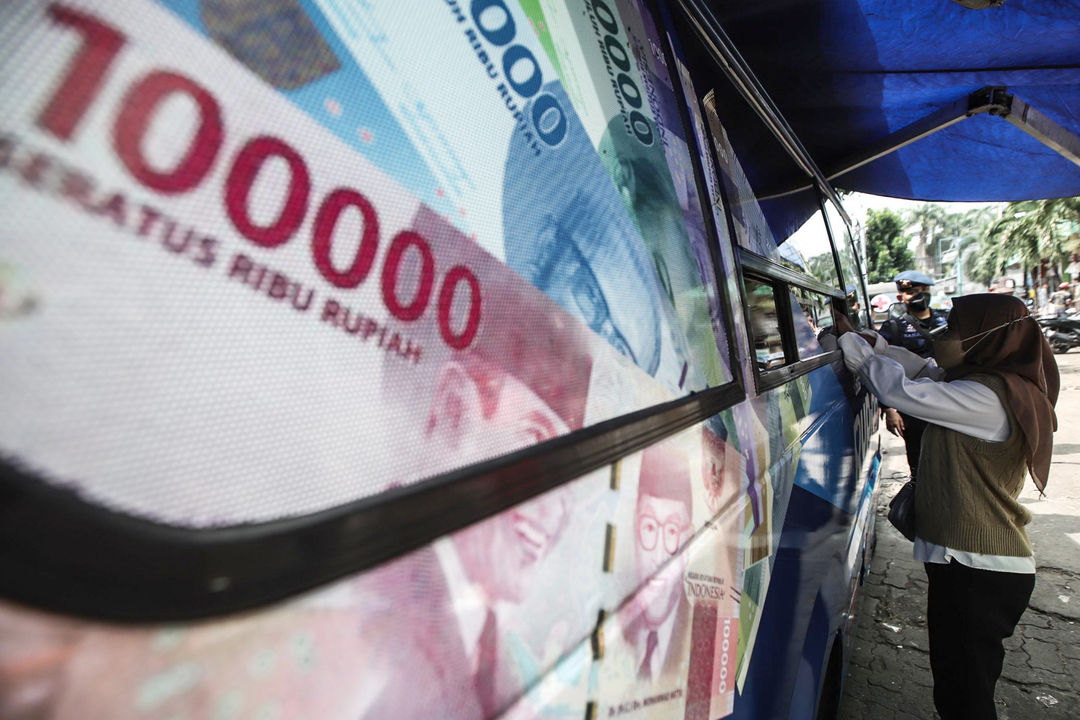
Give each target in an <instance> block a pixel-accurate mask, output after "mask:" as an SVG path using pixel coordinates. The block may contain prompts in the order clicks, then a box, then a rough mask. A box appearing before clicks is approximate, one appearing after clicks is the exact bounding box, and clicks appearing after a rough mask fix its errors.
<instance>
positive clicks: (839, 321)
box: [833, 310, 855, 337]
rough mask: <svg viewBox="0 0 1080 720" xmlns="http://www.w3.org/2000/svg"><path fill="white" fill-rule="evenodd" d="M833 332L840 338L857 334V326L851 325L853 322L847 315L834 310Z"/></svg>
mask: <svg viewBox="0 0 1080 720" xmlns="http://www.w3.org/2000/svg"><path fill="white" fill-rule="evenodd" d="M833 330H834V331H835V332H836V337H840V336H841V335H843V334H844V333H849V332H855V326H854V325H852V324H851V320H849V319H848V316H847V315H845V314H843V313H841V312H836V311H835V310H834V311H833Z"/></svg>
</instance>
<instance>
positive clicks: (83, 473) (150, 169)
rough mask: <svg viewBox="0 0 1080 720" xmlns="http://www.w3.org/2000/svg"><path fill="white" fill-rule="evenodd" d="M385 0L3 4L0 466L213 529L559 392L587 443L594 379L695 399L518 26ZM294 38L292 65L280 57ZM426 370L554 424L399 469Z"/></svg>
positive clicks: (647, 262)
mask: <svg viewBox="0 0 1080 720" xmlns="http://www.w3.org/2000/svg"><path fill="white" fill-rule="evenodd" d="M386 6H387V7H386V9H381V6H380V4H379V3H374V4H373V3H364V4H357V5H353V4H348V3H341V4H334V3H331V2H329V0H321V1H320V2H318V3H309V2H298V1H297V0H276V1H275V2H269V3H252V2H230V3H224V2H220V1H219V0H201V1H199V2H196V1H194V0H191V1H189V2H183V1H182V0H170V1H169V2H162V3H161V4H157V3H148V2H132V3H123V4H118V5H116V6H109V7H108V8H105V9H103V10H100V11H99V10H98V9H97V8H95V9H94V12H92V13H91V12H87V11H82V10H80V9H78V6H77V5H65V4H53V5H48V6H44V7H43V6H29V7H28V8H27V9H25V10H21V11H20V10H17V9H14V8H9V9H8V12H9V13H12V16H13V18H14V17H15V15H17V14H18V13H19V12H21V13H22V17H20V18H15V19H13V20H12V22H10V23H7V24H6V25H5V27H8V28H12V27H19V26H20V22H21V23H22V25H21V26H23V27H30V28H32V29H31V30H29V31H26V32H22V33H20V34H19V35H18V36H17V37H13V38H12V39H11V42H10V43H9V44H8V46H7V48H8V49H7V52H6V56H5V57H6V59H5V67H9V68H11V70H10V71H6V72H5V74H4V78H3V81H2V82H3V89H4V91H5V93H6V97H7V98H8V100H7V101H6V102H5V105H4V113H3V117H2V121H3V128H2V129H3V131H4V135H3V149H4V157H5V158H6V159H7V161H6V164H5V167H6V168H7V170H8V172H6V173H5V174H4V176H3V182H4V183H6V184H7V187H8V190H9V191H8V192H6V193H5V198H6V199H7V201H8V202H12V203H15V202H17V203H18V204H19V212H18V213H17V214H15V213H13V217H15V216H17V217H18V218H19V221H18V223H17V224H16V225H13V226H11V227H10V228H9V230H8V231H7V236H8V238H7V241H6V243H5V248H6V249H5V260H6V261H7V262H9V263H10V264H12V265H13V266H14V267H15V268H16V270H17V271H18V272H19V274H20V276H25V277H27V278H30V282H31V283H32V284H35V287H36V290H35V292H36V293H37V296H39V298H40V300H41V303H40V305H39V311H38V312H37V313H36V314H34V315H33V316H32V317H29V318H27V319H26V321H25V322H23V323H21V324H20V325H18V326H12V329H11V331H12V332H13V333H15V334H16V335H18V333H23V332H24V333H26V339H25V340H24V341H19V338H18V337H15V338H14V339H15V340H16V342H12V343H7V344H6V345H5V349H4V351H3V352H4V353H5V357H4V360H5V365H6V367H8V368H10V369H11V372H8V373H6V377H5V381H4V382H5V385H4V387H3V390H4V393H5V399H6V401H7V403H8V405H9V407H11V408H13V409H16V408H17V409H19V410H20V411H22V412H20V413H8V414H5V417H6V418H7V420H5V421H3V422H4V424H3V425H0V431H2V433H3V435H2V437H3V443H4V450H5V452H7V453H9V454H11V455H14V456H16V457H18V458H20V459H21V460H23V461H25V462H26V463H27V464H29V465H30V466H31V467H32V468H35V469H37V470H40V471H42V472H43V473H44V474H45V475H46V476H48V477H51V478H53V479H55V480H56V481H57V482H64V483H70V484H74V485H75V486H77V487H78V488H79V489H80V490H81V491H83V492H85V493H86V494H87V495H88V496H92V497H94V498H96V499H98V500H100V501H102V502H106V503H107V504H111V505H113V506H116V507H119V508H122V509H126V510H130V511H134V512H137V513H140V514H146V515H151V516H154V517H158V518H162V519H166V520H169V521H173V522H180V523H184V524H197V525H201V524H228V523H230V522H238V521H254V520H260V519H271V518H274V517H279V516H281V515H284V514H298V513H303V512H310V511H313V510H317V509H321V508H324V507H328V506H332V505H336V504H339V503H341V502H344V501H347V500H351V499H355V498H357V497H363V496H365V495H370V494H372V493H374V492H378V491H379V490H381V489H383V488H385V487H387V486H389V485H392V484H393V485H400V484H403V483H407V482H412V481H415V480H416V479H417V478H418V477H424V476H429V475H433V474H436V473H438V472H440V471H444V470H447V469H450V468H451V467H454V466H457V465H461V464H466V463H468V462H473V461H475V460H479V459H483V458H485V457H491V456H493V455H498V454H502V453H504V452H507V451H510V450H512V449H514V448H517V447H521V446H522V445H523V444H528V443H533V442H537V441H538V440H543V439H546V438H548V437H552V436H554V435H557V434H560V433H565V432H567V431H570V430H573V429H575V428H576V427H580V426H581V425H582V424H583V423H584V422H585V421H586V418H585V413H584V411H583V410H581V409H580V408H578V409H576V410H571V409H569V408H570V407H571V406H575V405H577V406H581V407H584V405H585V403H586V401H588V402H589V404H590V406H591V407H594V408H597V407H602V408H605V410H604V412H603V413H601V414H599V415H597V413H590V417H589V418H588V422H590V423H591V422H596V421H599V420H603V419H606V418H607V417H610V416H612V415H614V414H619V413H623V412H627V411H629V410H633V409H637V407H640V405H639V406H636V407H635V406H634V404H633V402H629V401H626V400H624V399H623V396H622V395H619V396H618V397H615V398H613V399H610V400H607V401H602V399H600V398H596V397H590V391H589V386H590V375H591V374H592V373H595V372H598V371H603V370H604V369H605V368H610V367H617V368H621V369H620V370H619V371H618V372H619V373H620V374H621V375H623V376H624V377H628V378H638V379H636V380H633V383H632V384H635V385H637V386H640V387H650V386H651V387H654V388H655V390H650V391H648V392H646V393H639V395H641V396H642V397H645V396H649V397H650V401H653V402H655V401H656V400H657V399H665V398H670V397H673V396H675V395H677V394H681V393H684V392H687V391H689V390H691V389H694V388H696V387H701V383H702V382H703V380H702V375H701V371H700V368H698V367H696V366H695V364H694V357H693V355H692V354H691V353H690V352H689V351H688V347H689V346H688V344H687V341H686V336H685V334H684V333H683V332H682V329H681V324H680V322H679V320H678V313H677V311H676V307H675V305H673V303H672V301H671V297H670V295H669V294H668V292H667V291H666V290H665V286H664V284H663V283H662V282H661V280H660V276H659V274H658V273H657V269H656V265H655V263H654V262H653V260H652V259H651V256H650V251H649V250H648V249H647V248H646V246H645V244H644V243H643V242H642V240H641V236H640V234H639V233H638V230H637V228H636V226H635V222H634V220H633V218H632V217H631V215H630V214H629V213H628V211H627V208H626V206H625V205H624V203H623V201H622V200H621V199H620V195H619V192H618V191H617V189H616V187H615V185H614V184H613V182H612V179H611V176H610V175H609V173H608V170H606V169H605V167H604V164H603V162H602V161H601V159H600V157H599V155H598V154H597V152H596V150H595V148H594V147H593V146H592V143H591V142H590V140H589V137H588V134H587V133H586V131H585V129H584V128H583V126H582V125H581V123H580V122H579V121H578V119H577V115H576V114H575V110H574V108H573V107H572V105H571V104H570V102H569V100H568V98H567V95H566V93H565V92H564V91H563V89H562V85H561V83H560V81H559V79H558V78H557V76H556V74H555V72H554V70H553V69H552V67H551V65H550V63H549V62H548V60H547V59H546V56H545V54H544V51H543V50H542V48H541V46H540V44H539V41H538V40H537V36H536V34H535V33H534V32H533V30H532V28H531V26H530V25H529V22H528V19H527V18H526V17H525V16H524V15H523V14H522V12H521V10H520V8H516V7H514V6H513V5H512V4H503V3H499V2H484V3H481V2H476V3H471V4H470V5H469V6H468V7H466V6H465V4H462V5H460V6H459V5H458V4H457V3H452V2H450V3H440V4H436V5H433V6H431V7H428V8H427V9H425V10H424V12H423V13H422V14H423V22H419V20H418V18H417V17H416V13H415V12H413V11H412V10H410V9H408V8H405V7H403V6H399V5H398V4H396V3H386ZM35 12H36V13H37V14H38V15H37V17H38V18H40V21H39V22H35V23H32V24H31V23H29V21H28V20H27V18H32V17H33V16H32V13H35ZM296 37H299V38H301V39H303V40H304V45H305V48H306V51H305V53H303V54H302V56H301V57H299V58H293V57H292V56H291V55H290V54H289V53H285V52H283V48H284V47H285V45H284V44H283V43H287V42H288V41H289V40H290V39H291V38H296ZM34 43H38V45H35V44H34ZM39 47H44V48H48V51H47V53H45V54H46V55H47V57H45V58H42V57H40V56H39V55H40V51H39V50H38V49H37V48H39ZM358 106H362V107H360V108H359V109H358ZM346 118H348V119H349V120H350V124H351V125H350V126H351V130H350V132H349V134H348V139H345V136H346V131H345V127H346V125H345V124H342V123H339V122H338V121H339V120H342V121H343V119H346ZM384 146H388V147H384ZM451 166H453V167H456V168H458V171H457V172H458V175H457V176H453V177H451V175H445V172H444V171H445V168H447V167H451ZM455 178H456V179H455ZM410 188H416V189H417V191H416V193H415V194H414V192H410ZM455 188H458V189H459V190H460V192H458V190H455ZM470 188H471V189H470ZM428 193H431V194H432V197H433V198H434V199H433V200H432V202H431V203H427V202H424V201H423V199H422V198H418V197H417V195H421V196H423V195H425V194H428ZM440 195H442V197H443V198H449V200H453V201H454V203H453V205H454V207H453V208H450V207H447V205H446V203H445V202H441V201H440V200H439V196H440ZM449 200H447V202H449ZM699 285H700V282H699ZM523 322H524V324H523ZM705 325H706V326H707V323H705ZM31 338H32V340H31ZM515 343H516V345H515ZM508 344H509V345H508ZM510 345H513V346H514V347H509V346H510ZM714 349H715V346H714ZM526 356H527V357H528V358H529V359H528V361H527V362H526V361H524V360H522V359H521V358H524V357H526ZM447 363H451V365H450V366H449V367H451V368H465V369H464V370H460V371H459V372H461V373H464V376H465V377H466V378H467V379H471V380H472V381H474V384H475V381H476V378H477V377H487V375H490V374H491V373H492V372H496V371H499V372H501V373H503V374H506V375H508V376H509V377H511V378H516V379H517V380H519V381H521V384H522V385H523V386H524V388H523V390H522V392H524V393H527V394H528V395H529V397H530V398H534V399H535V400H536V401H540V402H544V403H546V404H547V405H548V406H549V407H550V408H553V409H554V410H556V411H558V410H560V409H561V410H562V411H563V412H564V413H565V414H563V415H561V416H559V417H558V420H559V421H558V422H555V421H554V418H553V419H552V421H551V422H548V423H546V424H545V425H544V427H543V428H542V429H540V430H537V431H536V432H528V433H518V435H516V436H514V437H511V436H509V435H507V432H509V431H504V432H502V433H495V434H494V435H493V436H489V441H488V442H487V443H486V444H485V443H478V444H475V445H473V446H471V447H469V448H468V449H467V450H466V451H463V452H462V453H460V456H458V455H455V456H453V459H449V458H450V456H445V455H439V454H429V455H431V457H426V456H425V457H424V459H423V460H422V461H421V460H415V458H416V457H417V455H418V454H417V453H415V452H414V453H410V454H409V457H410V463H403V462H402V461H401V455H400V454H399V453H398V452H397V451H398V450H399V449H400V446H401V445H402V444H404V445H405V446H406V447H408V445H409V443H412V446H416V445H417V444H421V443H424V442H425V433H426V429H427V428H428V427H430V426H431V423H430V422H429V416H430V415H431V414H432V412H433V410H432V409H431V408H433V407H437V404H438V403H439V402H440V401H441V400H442V399H443V395H441V394H440V393H441V392H443V390H445V388H447V387H449V385H448V382H450V381H451V380H453V378H454V377H455V375H454V371H453V370H452V369H450V370H448V369H447V367H448V365H447ZM500 364H503V366H501V367H500ZM388 368H389V369H388ZM477 368H484V369H483V370H482V371H481V370H478V369H477ZM607 372H608V374H609V375H610V374H611V373H610V371H607ZM484 373H487V375H485V374H484ZM649 376H651V378H650V377H649ZM106 409H107V410H106ZM556 414H558V412H556ZM14 417H21V418H22V419H21V420H20V421H19V423H18V427H17V428H16V427H15V425H14V424H13V423H15V421H14V420H13V419H12V418H14ZM35 418H37V419H38V420H35ZM45 418H50V419H55V418H65V423H67V425H68V426H70V427H72V428H79V431H78V432H77V433H76V437H77V440H72V438H70V437H69V438H64V439H63V441H61V440H60V439H59V438H57V437H56V436H55V435H54V434H50V433H49V432H47V429H46V428H45V427H44V424H45V423H46V420H45ZM503 427H506V426H505V425H504V426H503ZM104 429H108V431H109V432H103V431H102V432H97V431H96V430H104ZM358 468H362V470H358ZM145 477H154V478H155V480H156V482H155V483H154V484H152V485H150V484H147V483H144V482H142V478H145ZM221 477H229V478H246V479H247V481H246V482H235V481H233V482H230V483H224V484H223V483H219V482H217V478H221Z"/></svg>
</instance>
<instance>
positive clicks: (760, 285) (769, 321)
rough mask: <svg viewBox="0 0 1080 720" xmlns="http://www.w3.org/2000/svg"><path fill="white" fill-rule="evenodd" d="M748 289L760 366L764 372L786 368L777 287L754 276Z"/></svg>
mask: <svg viewBox="0 0 1080 720" xmlns="http://www.w3.org/2000/svg"><path fill="white" fill-rule="evenodd" d="M745 288H746V304H747V309H748V310H749V311H750V328H751V338H752V342H753V344H754V361H755V363H756V364H757V369H758V370H759V371H762V372H764V371H765V370H773V369H775V368H778V367H782V366H783V365H784V364H785V362H786V359H785V357H784V341H783V336H782V335H781V334H780V317H779V315H778V312H777V307H776V288H774V287H773V286H772V285H771V284H770V283H767V282H765V281H763V280H757V279H755V278H750V277H748V278H746V279H745Z"/></svg>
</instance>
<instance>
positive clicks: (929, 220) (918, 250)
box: [904, 203, 945, 272]
mask: <svg viewBox="0 0 1080 720" xmlns="http://www.w3.org/2000/svg"><path fill="white" fill-rule="evenodd" d="M944 220H945V210H944V208H942V207H941V206H940V205H935V204H934V203H923V204H922V205H919V206H918V207H916V208H915V209H914V210H908V211H907V212H905V213H904V223H905V227H906V228H912V227H915V226H916V225H918V227H919V242H918V244H917V245H916V246H915V267H916V268H918V269H919V270H922V271H923V272H930V271H932V269H933V268H932V267H931V261H930V257H929V255H928V254H927V253H928V252H929V249H930V248H929V247H928V245H929V243H931V242H933V238H934V231H935V230H936V229H937V228H938V227H939V226H940V225H941V224H942V222H943V221H944Z"/></svg>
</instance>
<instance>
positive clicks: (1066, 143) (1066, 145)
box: [995, 95, 1080, 165]
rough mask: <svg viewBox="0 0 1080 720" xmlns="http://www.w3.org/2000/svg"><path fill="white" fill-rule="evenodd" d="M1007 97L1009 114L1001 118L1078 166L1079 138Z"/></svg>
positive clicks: (1035, 111)
mask: <svg viewBox="0 0 1080 720" xmlns="http://www.w3.org/2000/svg"><path fill="white" fill-rule="evenodd" d="M1008 97H1009V100H1010V101H1011V102H1010V108H1009V112H1007V113H1004V114H1002V115H1001V117H1002V118H1004V119H1005V120H1008V121H1009V122H1010V123H1011V124H1013V125H1015V126H1016V127H1018V128H1020V129H1021V130H1023V131H1024V132H1026V133H1027V134H1028V135H1030V136H1031V137H1033V138H1035V139H1036V140H1038V141H1039V142H1041V143H1042V144H1043V145H1045V146H1047V147H1048V148H1051V149H1052V150H1054V151H1056V152H1057V153H1058V154H1059V155H1061V156H1062V157H1063V158H1065V159H1066V160H1068V161H1069V162H1071V163H1074V164H1076V165H1080V138H1078V137H1076V135H1074V134H1073V133H1071V132H1069V131H1068V130H1066V129H1065V128H1063V127H1062V126H1061V125H1058V124H1057V123H1056V122H1054V121H1053V120H1051V119H1050V118H1048V117H1047V116H1046V115H1043V114H1042V113H1041V112H1039V111H1038V110H1036V109H1035V108H1034V107H1032V106H1031V105H1029V104H1028V103H1026V102H1024V101H1023V100H1021V99H1020V98H1018V97H1016V96H1015V95H1008ZM995 114H996V113H995Z"/></svg>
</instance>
